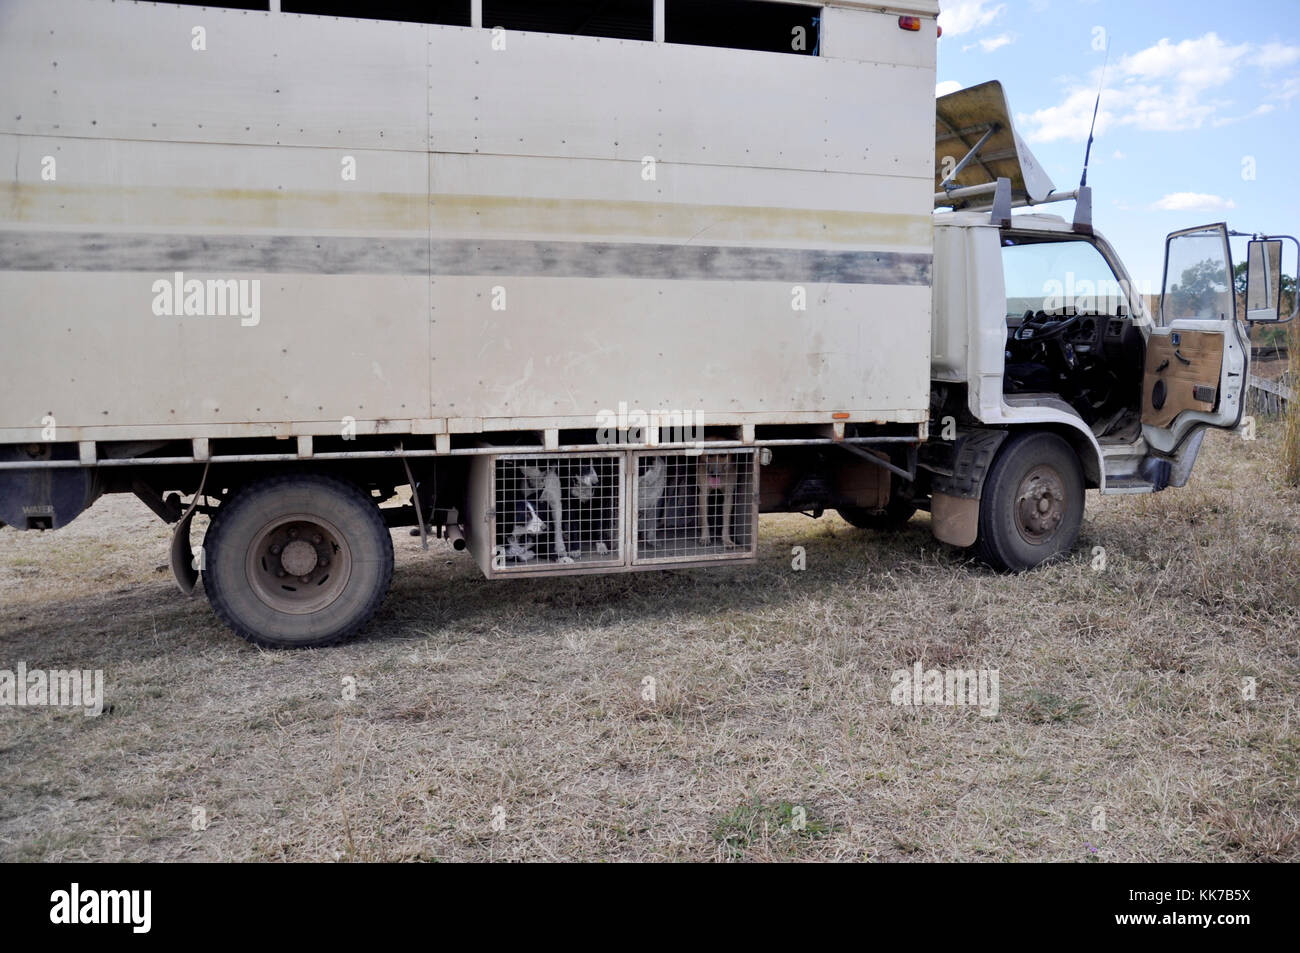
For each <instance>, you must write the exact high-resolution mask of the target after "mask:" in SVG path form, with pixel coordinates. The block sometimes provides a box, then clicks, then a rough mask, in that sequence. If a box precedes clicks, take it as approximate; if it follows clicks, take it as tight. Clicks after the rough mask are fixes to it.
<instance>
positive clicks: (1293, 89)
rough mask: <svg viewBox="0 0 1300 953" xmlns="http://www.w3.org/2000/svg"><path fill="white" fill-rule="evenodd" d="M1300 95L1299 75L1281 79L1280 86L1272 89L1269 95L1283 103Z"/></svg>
mask: <svg viewBox="0 0 1300 953" xmlns="http://www.w3.org/2000/svg"><path fill="white" fill-rule="evenodd" d="M1297 96H1300V76H1292V77H1291V78H1290V79H1288V80H1285V81H1283V83H1282V85H1281V86H1278V87H1277V88H1276V89H1274V90H1272V92H1271V93H1270V97H1271V98H1272V99H1276V100H1279V101H1281V102H1284V103H1289V102H1290V101H1291V100H1293V99H1295V98H1296V97H1297Z"/></svg>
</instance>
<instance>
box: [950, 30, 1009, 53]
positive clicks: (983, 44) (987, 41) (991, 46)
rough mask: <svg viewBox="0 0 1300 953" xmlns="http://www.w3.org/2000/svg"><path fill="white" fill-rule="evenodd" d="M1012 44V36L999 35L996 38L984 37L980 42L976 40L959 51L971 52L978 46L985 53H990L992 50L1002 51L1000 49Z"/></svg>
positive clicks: (1006, 34)
mask: <svg viewBox="0 0 1300 953" xmlns="http://www.w3.org/2000/svg"><path fill="white" fill-rule="evenodd" d="M1014 42H1016V37H1015V35H1014V34H1011V33H999V34H998V35H997V36H986V37H984V38H982V39H980V40H977V41H976V42H974V43H971V44H970V45H969V46H963V47H962V48H961V49H962V52H963V53H964V52H966V51H967V50H973V49H975V47H977V46H978V47H979V48H980V49H981V50H983V51H984V52H985V53H992V52H993V51H994V50H1000V49H1002V47H1004V46H1010V45H1011V44H1012V43H1014Z"/></svg>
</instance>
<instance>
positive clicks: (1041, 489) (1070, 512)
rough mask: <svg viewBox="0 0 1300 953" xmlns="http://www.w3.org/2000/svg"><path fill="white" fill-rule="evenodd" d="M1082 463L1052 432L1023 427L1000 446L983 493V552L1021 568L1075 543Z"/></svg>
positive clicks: (993, 561) (997, 562)
mask: <svg viewBox="0 0 1300 953" xmlns="http://www.w3.org/2000/svg"><path fill="white" fill-rule="evenodd" d="M1083 504H1084V488H1083V468H1082V467H1081V466H1080V465H1079V458H1078V456H1076V455H1075V452H1074V450H1073V449H1072V448H1071V447H1070V445H1069V444H1068V443H1066V442H1065V441H1064V440H1063V439H1061V438H1060V437H1058V436H1057V435H1056V434H1053V433H1044V432H1038V433H1022V434H1017V435H1015V436H1013V437H1011V438H1010V439H1008V440H1007V442H1006V443H1005V444H1003V446H1002V450H1001V452H1000V453H999V454H998V456H997V459H996V460H994V461H993V466H992V467H990V468H989V473H988V477H987V478H986V479H985V481H984V492H983V495H982V496H981V498H980V511H979V536H978V539H977V541H976V544H975V547H976V552H977V553H978V554H979V557H980V558H981V559H982V560H984V561H985V562H986V563H988V564H989V565H991V566H993V567H994V568H996V569H1009V570H1012V571H1014V572H1019V571H1021V570H1025V569H1032V568H1034V567H1035V566H1038V565H1041V564H1042V563H1045V562H1047V561H1049V560H1051V559H1055V558H1058V557H1060V556H1062V555H1063V554H1065V553H1068V552H1069V551H1070V550H1071V549H1073V548H1074V544H1075V542H1076V541H1077V540H1078V538H1079V527H1080V526H1082V525H1083Z"/></svg>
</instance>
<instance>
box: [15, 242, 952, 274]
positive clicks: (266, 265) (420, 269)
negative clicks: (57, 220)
mask: <svg viewBox="0 0 1300 953" xmlns="http://www.w3.org/2000/svg"><path fill="white" fill-rule="evenodd" d="M930 262H931V256H930V255H928V254H916V253H906V252H880V251H826V250H822V249H806V248H756V247H731V246H721V245H666V244H644V243H639V242H637V243H632V242H548V241H540V242H539V241H513V240H509V241H495V240H484V241H468V240H461V239H435V240H433V241H432V242H430V241H428V240H426V239H422V238H348V237H311V236H307V237H303V236H297V235H172V234H154V233H149V234H127V233H115V232H46V231H40V232H37V231H23V232H17V231H8V232H6V231H0V271H67V272H95V271H101V272H114V271H134V272H148V273H169V272H173V271H190V272H196V273H200V274H208V275H211V274H214V273H216V274H228V275H235V274H246V273H249V272H264V273H280V274H313V275H424V274H429V273H432V274H434V275H446V276H461V275H485V276H498V275H499V276H502V277H518V278H657V279H665V280H680V281H686V280H692V281H782V282H808V283H810V284H847V285H929V284H930Z"/></svg>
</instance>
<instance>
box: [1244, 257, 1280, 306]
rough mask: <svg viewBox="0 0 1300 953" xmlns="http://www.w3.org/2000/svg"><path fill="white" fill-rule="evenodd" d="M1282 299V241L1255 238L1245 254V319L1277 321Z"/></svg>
mask: <svg viewBox="0 0 1300 953" xmlns="http://www.w3.org/2000/svg"><path fill="white" fill-rule="evenodd" d="M1281 301H1282V242H1280V241H1275V240H1273V239H1267V240H1264V241H1253V242H1251V243H1250V246H1249V249H1248V252H1247V255H1246V320H1247V321H1254V322H1256V323H1264V324H1267V323H1274V322H1277V321H1278V320H1279V317H1278V311H1279V309H1280V308H1281Z"/></svg>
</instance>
